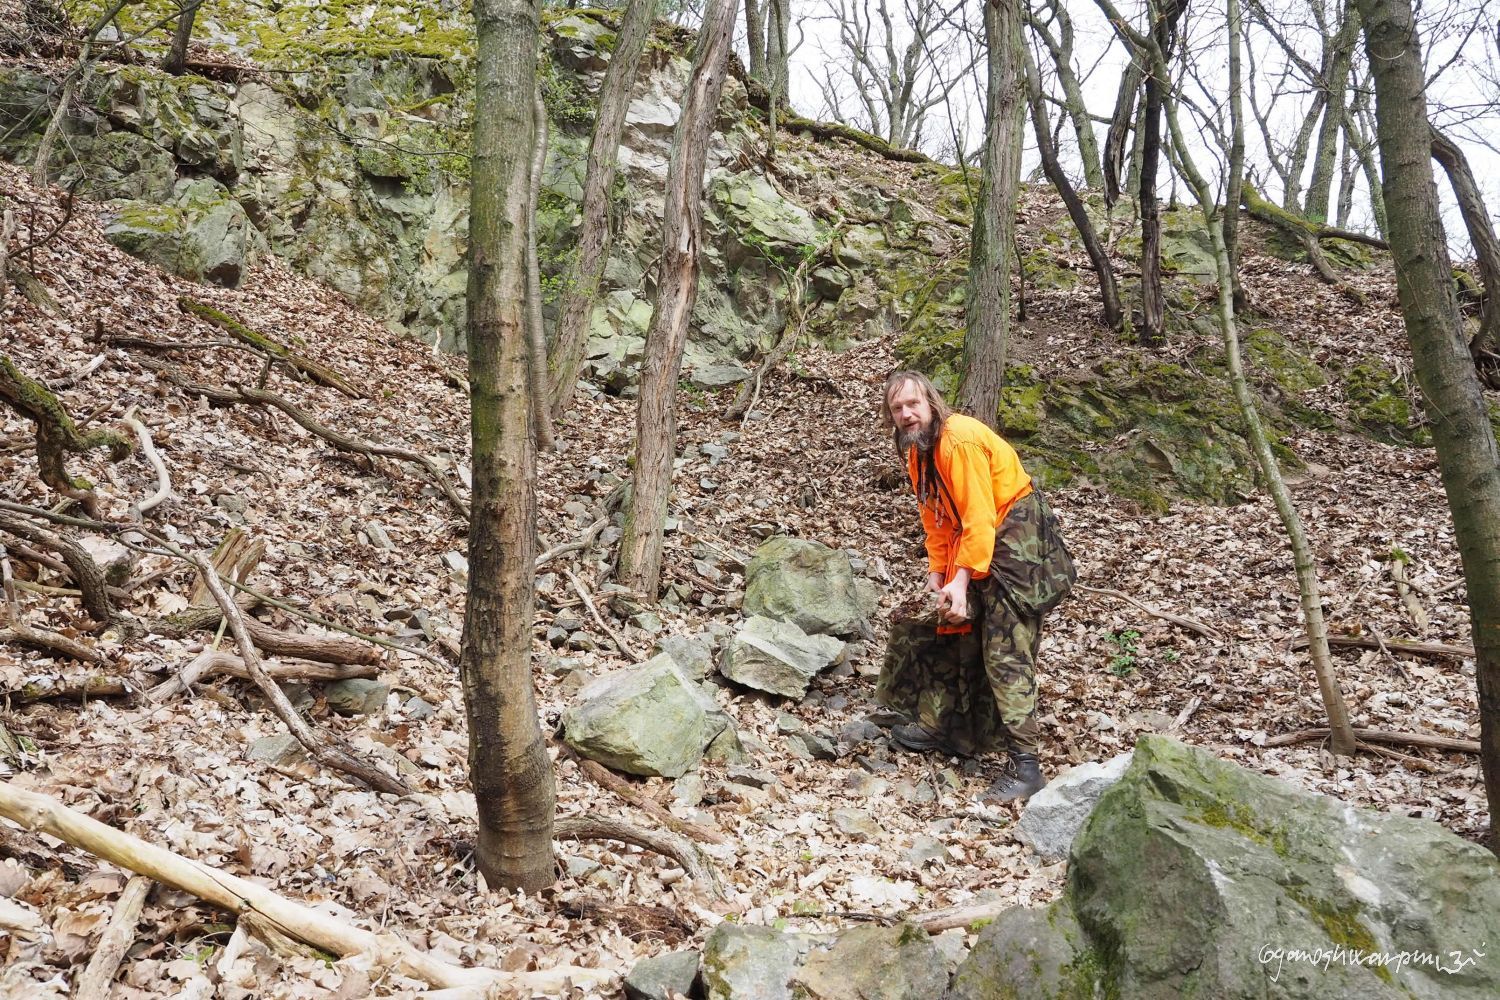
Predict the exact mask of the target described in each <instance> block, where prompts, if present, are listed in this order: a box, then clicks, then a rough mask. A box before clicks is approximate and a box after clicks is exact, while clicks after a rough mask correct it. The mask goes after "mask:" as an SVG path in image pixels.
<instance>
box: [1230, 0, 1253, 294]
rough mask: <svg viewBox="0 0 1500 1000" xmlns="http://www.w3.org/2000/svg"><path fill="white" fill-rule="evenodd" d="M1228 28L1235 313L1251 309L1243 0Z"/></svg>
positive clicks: (1235, 0)
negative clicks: (1246, 254) (1243, 266)
mask: <svg viewBox="0 0 1500 1000" xmlns="http://www.w3.org/2000/svg"><path fill="white" fill-rule="evenodd" d="M1225 12H1226V15H1227V21H1228V28H1229V94H1230V101H1229V164H1228V166H1229V177H1228V178H1227V180H1226V181H1225V183H1224V252H1225V253H1226V254H1228V255H1229V280H1230V282H1231V284H1232V288H1231V300H1232V302H1233V305H1234V311H1235V313H1236V314H1239V313H1241V312H1244V311H1245V309H1246V308H1247V307H1248V306H1249V301H1248V297H1247V296H1246V295H1245V289H1244V286H1242V285H1241V284H1240V189H1241V188H1242V187H1243V186H1244V183H1245V102H1244V100H1243V99H1242V97H1241V95H1242V94H1243V93H1244V89H1243V79H1242V75H1241V66H1240V61H1241V60H1240V55H1241V50H1242V48H1243V44H1244V27H1245V25H1244V19H1243V17H1242V8H1241V7H1240V0H1226V8H1225Z"/></svg>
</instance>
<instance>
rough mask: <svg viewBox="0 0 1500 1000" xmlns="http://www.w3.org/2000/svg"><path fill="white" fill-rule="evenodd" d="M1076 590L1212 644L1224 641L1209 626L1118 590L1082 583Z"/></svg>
mask: <svg viewBox="0 0 1500 1000" xmlns="http://www.w3.org/2000/svg"><path fill="white" fill-rule="evenodd" d="M1077 589H1078V590H1079V591H1080V592H1082V593H1085V594H1097V595H1099V596H1101V597H1113V598H1116V599H1117V600H1121V601H1124V602H1126V603H1127V604H1132V605H1134V606H1135V607H1137V608H1139V609H1140V610H1141V611H1144V612H1146V614H1148V615H1150V616H1152V617H1153V618H1160V619H1162V620H1163V621H1169V622H1171V623H1172V624H1173V625H1177V626H1180V627H1182V628H1185V629H1187V630H1188V631H1189V632H1196V633H1198V634H1199V635H1201V636H1203V637H1204V638H1205V639H1212V640H1213V641H1214V642H1223V641H1224V637H1223V636H1222V635H1220V634H1219V633H1218V632H1217V631H1216V630H1215V629H1213V628H1211V627H1210V626H1208V625H1204V624H1203V623H1202V622H1197V621H1194V620H1193V619H1191V618H1183V617H1182V616H1181V615H1174V614H1172V613H1170V612H1167V611H1162V610H1161V609H1159V608H1154V607H1152V606H1151V605H1149V604H1145V603H1143V602H1141V601H1138V600H1136V599H1135V598H1134V597H1131V596H1130V595H1129V594H1124V593H1121V592H1120V591H1118V590H1111V589H1109V588H1107V587H1090V586H1087V585H1085V584H1082V583H1080V584H1078V587H1077Z"/></svg>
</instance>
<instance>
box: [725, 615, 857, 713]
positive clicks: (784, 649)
mask: <svg viewBox="0 0 1500 1000" xmlns="http://www.w3.org/2000/svg"><path fill="white" fill-rule="evenodd" d="M843 651H844V644H843V642H841V641H840V640H838V639H835V638H834V637H833V636H830V635H808V634H806V633H805V632H803V631H802V630H801V629H800V628H798V627H797V626H796V625H794V624H793V623H791V622H779V621H772V620H771V619H769V618H764V617H761V616H760V615H757V616H755V617H754V618H751V619H750V620H749V621H747V622H745V624H744V625H742V626H741V627H740V630H739V631H738V632H736V633H735V634H734V637H733V638H731V639H730V640H729V643H728V645H726V646H725V648H724V658H723V660H722V661H721V662H720V663H719V672H720V673H722V674H723V675H724V676H725V677H728V678H729V679H730V680H732V681H734V682H735V683H736V684H743V685H744V686H745V687H749V688H754V689H755V690H757V691H765V692H767V693H769V694H779V695H782V696H783V697H787V698H801V697H802V696H803V695H805V694H806V693H807V687H808V685H809V684H811V683H812V679H813V678H814V677H816V676H817V675H818V673H819V672H820V671H822V670H823V669H825V668H827V667H829V666H832V665H833V664H834V663H835V662H837V660H838V658H839V656H840V655H842V653H843Z"/></svg>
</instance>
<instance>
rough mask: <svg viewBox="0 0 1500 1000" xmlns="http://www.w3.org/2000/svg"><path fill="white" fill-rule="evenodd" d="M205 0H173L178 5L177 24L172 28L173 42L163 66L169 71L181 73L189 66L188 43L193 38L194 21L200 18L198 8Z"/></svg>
mask: <svg viewBox="0 0 1500 1000" xmlns="http://www.w3.org/2000/svg"><path fill="white" fill-rule="evenodd" d="M203 2H204V0H173V3H175V4H176V5H177V25H176V27H175V28H173V29H172V44H171V46H169V47H168V49H167V56H166V58H165V59H164V60H162V64H161V68H162V69H164V70H166V71H167V72H168V73H181V72H182V71H183V69H185V68H186V67H187V53H188V44H189V43H190V42H192V40H193V22H194V21H196V20H197V18H198V8H199V7H201V6H203Z"/></svg>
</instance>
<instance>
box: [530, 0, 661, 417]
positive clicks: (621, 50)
mask: <svg viewBox="0 0 1500 1000" xmlns="http://www.w3.org/2000/svg"><path fill="white" fill-rule="evenodd" d="M655 13H656V0H630V4H629V6H627V7H626V8H625V16H624V19H623V20H622V21H621V24H620V33H619V35H618V36H617V37H616V42H615V51H614V54H613V55H611V56H610V60H609V68H608V69H607V70H605V71H604V83H603V84H602V85H601V86H600V88H599V106H598V110H597V112H596V115H595V119H594V137H593V140H592V141H591V142H590V143H589V159H588V166H587V168H586V170H585V173H584V180H583V205H582V209H581V214H582V216H583V222H582V225H581V227H580V228H579V230H578V248H577V251H576V252H575V254H574V257H573V262H572V263H571V264H570V265H569V268H568V274H567V277H566V278H565V279H564V281H563V293H562V301H561V302H560V303H559V304H558V311H557V317H558V318H557V330H556V331H555V332H554V334H553V343H552V354H551V360H550V362H549V365H548V367H550V368H551V369H552V372H553V378H552V415H553V416H554V417H560V416H562V414H563V412H564V411H565V410H567V408H568V406H569V404H571V403H572V402H573V392H574V391H575V389H576V388H577V386H578V372H579V369H580V368H582V367H583V354H584V351H585V350H586V349H587V347H588V332H589V317H590V315H591V314H592V312H593V308H594V300H595V298H596V297H597V296H598V292H599V282H600V280H601V279H602V278H603V277H604V266H605V264H606V263H607V262H608V260H609V245H610V240H611V236H612V234H611V233H610V231H609V192H610V189H611V188H612V187H613V186H614V183H615V166H616V164H617V162H618V156H619V150H620V136H621V135H622V134H623V133H624V131H625V112H626V111H627V110H628V109H629V108H630V92H631V90H632V88H633V87H634V86H635V76H636V70H637V69H638V68H639V67H640V64H641V53H642V52H644V51H645V50H646V39H647V38H649V37H650V35H651V19H652V17H653V16H654V14H655Z"/></svg>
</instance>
